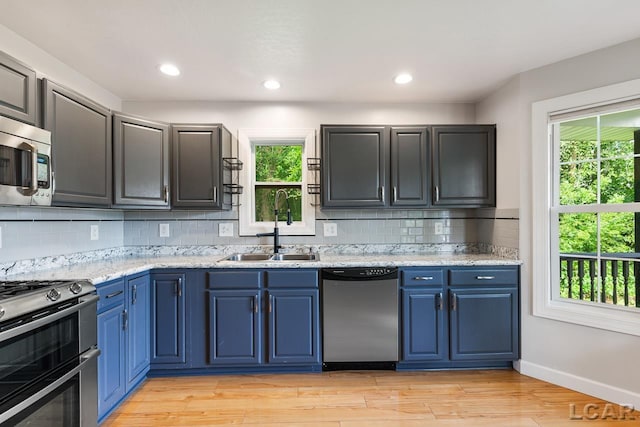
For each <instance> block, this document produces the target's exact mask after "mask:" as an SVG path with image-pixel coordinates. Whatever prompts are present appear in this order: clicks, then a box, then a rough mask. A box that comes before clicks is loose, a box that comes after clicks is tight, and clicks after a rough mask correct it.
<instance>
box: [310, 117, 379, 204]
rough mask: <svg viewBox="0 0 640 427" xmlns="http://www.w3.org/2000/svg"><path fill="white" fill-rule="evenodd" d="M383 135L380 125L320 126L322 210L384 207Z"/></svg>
mask: <svg viewBox="0 0 640 427" xmlns="http://www.w3.org/2000/svg"><path fill="white" fill-rule="evenodd" d="M387 134H388V132H387V128H386V127H384V126H353V127H349V126H344V127H343V126H333V127H331V126H328V127H323V129H322V157H323V171H322V172H323V178H322V184H323V185H322V204H323V206H324V207H378V206H385V197H386V194H385V192H386V189H385V184H386V173H387V167H386V164H387V152H388V146H389V141H388V136H387Z"/></svg>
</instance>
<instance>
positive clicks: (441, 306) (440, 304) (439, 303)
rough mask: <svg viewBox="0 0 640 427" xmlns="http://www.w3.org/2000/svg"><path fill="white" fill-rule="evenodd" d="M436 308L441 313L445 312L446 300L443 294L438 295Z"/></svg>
mask: <svg viewBox="0 0 640 427" xmlns="http://www.w3.org/2000/svg"><path fill="white" fill-rule="evenodd" d="M436 308H437V309H438V310H440V311H442V310H444V298H442V292H440V293H439V294H436Z"/></svg>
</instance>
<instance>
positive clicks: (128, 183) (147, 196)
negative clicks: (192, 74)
mask: <svg viewBox="0 0 640 427" xmlns="http://www.w3.org/2000/svg"><path fill="white" fill-rule="evenodd" d="M113 143H114V181H115V194H114V202H115V204H117V205H120V206H124V207H126V206H150V207H168V206H169V126H168V125H167V124H165V123H159V122H152V121H149V120H145V119H140V118H134V117H130V116H125V115H122V114H115V115H114V138H113Z"/></svg>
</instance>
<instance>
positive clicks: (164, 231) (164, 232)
mask: <svg viewBox="0 0 640 427" xmlns="http://www.w3.org/2000/svg"><path fill="white" fill-rule="evenodd" d="M159 231H160V237H169V224H160V227H159Z"/></svg>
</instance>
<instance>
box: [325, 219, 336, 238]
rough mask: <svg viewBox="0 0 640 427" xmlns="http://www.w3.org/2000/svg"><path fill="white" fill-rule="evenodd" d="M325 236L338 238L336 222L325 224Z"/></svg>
mask: <svg viewBox="0 0 640 427" xmlns="http://www.w3.org/2000/svg"><path fill="white" fill-rule="evenodd" d="M324 235H325V237H336V236H337V235H338V224H336V223H335V222H325V223H324Z"/></svg>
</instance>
